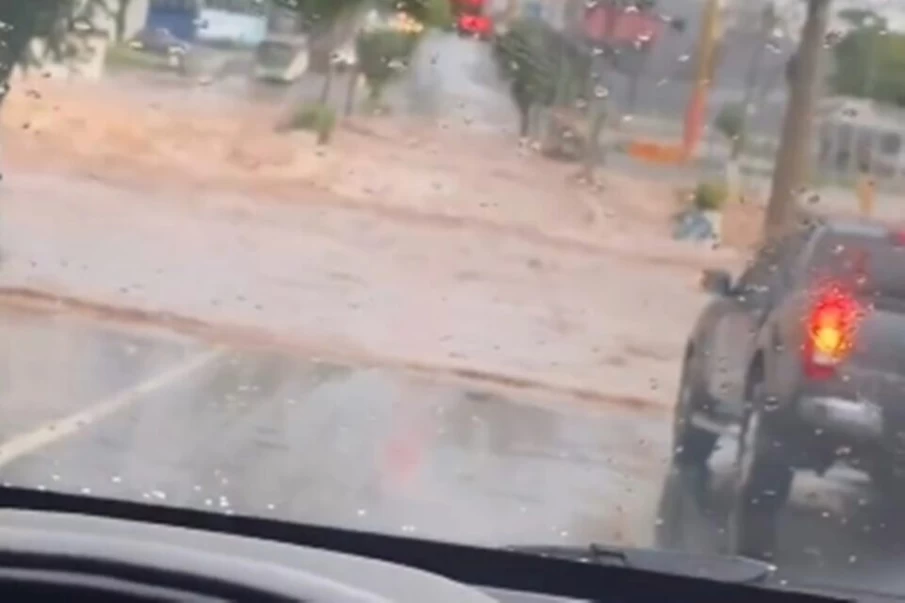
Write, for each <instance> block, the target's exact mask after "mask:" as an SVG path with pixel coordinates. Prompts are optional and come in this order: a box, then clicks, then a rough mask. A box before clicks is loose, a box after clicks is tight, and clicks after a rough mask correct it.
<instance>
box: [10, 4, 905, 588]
mask: <svg viewBox="0 0 905 603" xmlns="http://www.w3.org/2000/svg"><path fill="white" fill-rule="evenodd" d="M114 4H115V5H116V6H117V7H120V8H118V9H113V8H111V9H109V10H106V9H104V10H100V9H99V2H97V1H94V0H89V1H84V0H79V1H75V0H44V1H42V2H6V3H0V22H2V23H3V24H4V26H3V27H2V28H0V41H2V43H0V78H2V82H3V86H2V96H0V98H2V104H0V123H2V129H0V136H2V139H0V148H2V154H0V170H2V173H3V179H2V181H0V325H2V326H0V328H2V329H3V330H4V334H5V336H4V337H3V338H2V342H3V343H2V345H0V377H2V378H0V402H2V408H3V416H4V419H3V421H2V422H0V481H2V482H6V483H10V484H17V485H23V486H28V487H32V488H45V489H54V490H62V491H67V492H75V493H80V494H82V495H84V496H103V497H118V498H127V499H131V500H137V501H143V502H147V503H148V504H151V503H154V504H162V505H176V506H184V507H192V508H196V507H197V508H201V509H207V510H209V511H212V512H216V513H236V514H252V515H259V516H267V517H277V518H282V519H288V520H292V521H298V522H314V523H319V524H325V525H333V526H341V527H345V528H355V529H361V530H376V531H382V532H390V533H393V534H402V535H411V536H416V537H422V538H429V539H444V540H453V541H457V542H468V543H476V544H480V545H483V546H510V545H537V546H544V547H546V546H554V545H587V544H589V543H592V542H596V543H600V544H602V545H606V546H608V547H619V546H631V547H640V548H647V549H673V550H680V551H696V552H698V553H702V552H703V553H709V554H713V555H729V554H739V555H746V556H754V557H761V558H764V559H767V560H768V561H770V562H771V563H774V564H775V565H776V566H777V567H779V570H780V572H779V574H780V577H779V578H778V579H779V580H787V581H789V583H790V584H793V585H794V584H795V583H803V582H808V583H817V584H829V583H835V584H844V585H846V586H852V587H854V586H858V587H870V588H874V589H880V590H892V591H895V592H899V593H901V594H905V584H902V583H901V581H900V580H899V579H898V578H897V576H898V575H900V574H901V573H902V572H901V569H900V566H901V562H902V561H903V560H905V551H903V550H901V549H902V548H903V547H905V545H902V543H905V538H901V535H899V534H898V531H897V530H898V526H901V525H903V522H902V521H900V520H901V518H902V517H901V514H902V513H905V511H903V510H902V508H901V505H899V504H898V503H897V502H896V501H898V500H899V498H898V497H899V495H900V494H901V493H902V492H905V477H903V475H905V471H903V468H905V460H903V459H905V456H903V455H902V454H900V452H899V451H898V448H897V446H896V445H893V443H891V442H892V440H890V438H889V436H888V433H893V432H896V431H898V429H899V427H898V426H899V423H897V422H896V421H897V419H896V417H897V416H898V415H897V412H898V410H897V409H898V408H900V405H901V401H902V400H905V385H902V384H903V383H905V374H899V373H898V372H896V371H895V370H893V369H890V368H889V367H890V366H892V365H894V364H896V363H894V362H892V361H890V362H887V363H886V364H885V365H884V366H883V367H882V368H881V367H879V366H877V367H873V368H871V367H866V368H864V367H861V365H859V370H860V369H861V368H863V370H864V375H859V378H861V379H862V381H864V380H866V381H869V383H867V382H864V383H863V384H862V385H863V386H862V385H859V387H860V389H859V391H865V392H885V393H883V394H882V395H880V394H879V393H878V394H877V395H876V396H874V397H873V398H871V399H870V400H867V401H866V403H865V401H864V400H862V399H861V398H858V397H857V396H854V395H853V394H851V393H850V392H849V391H848V390H847V389H846V385H845V378H847V375H848V373H846V370H847V367H848V365H847V364H846V361H847V360H846V359H847V357H846V356H845V354H846V353H847V352H848V349H849V348H847V347H846V346H845V345H844V344H845V343H846V341H843V338H844V336H845V335H846V333H844V332H843V331H842V329H840V328H839V325H838V324H836V323H832V321H833V320H837V319H838V316H837V314H838V312H837V313H836V314H833V313H832V312H830V311H828V313H826V314H820V315H819V316H817V318H820V319H821V320H823V319H824V318H826V317H827V316H828V317H829V318H826V321H827V324H823V323H821V324H818V325H816V326H814V327H813V329H811V332H813V333H818V334H819V335H820V336H821V337H824V340H821V341H820V342H818V343H819V345H817V344H814V345H812V344H811V343H808V344H807V345H805V346H803V348H802V349H799V346H798V345H797V344H795V345H793V344H791V343H790V342H798V341H799V339H797V338H799V337H800V335H801V332H802V331H803V329H801V328H800V325H801V324H803V321H805V320H808V317H805V316H802V317H800V320H799V317H798V316H795V317H793V318H794V320H786V321H785V322H784V317H785V316H786V315H785V314H781V311H785V308H786V306H783V305H782V302H783V300H785V299H787V298H786V297H784V296H785V294H786V293H787V290H786V289H784V288H783V287H787V286H789V285H788V283H786V282H785V279H786V275H787V274H790V272H789V271H788V270H787V268H788V267H789V266H792V265H793V264H794V262H796V261H797V259H799V258H800V256H799V255H796V254H799V253H801V252H802V250H810V249H812V248H813V245H812V243H813V241H812V240H810V239H808V238H807V237H805V235H804V234H802V235H801V236H799V237H798V238H795V239H794V240H791V239H790V241H791V243H790V244H788V245H785V244H784V246H783V247H781V249H779V250H778V251H776V252H775V253H767V252H765V251H764V249H763V248H764V246H765V245H766V246H767V247H770V246H771V245H773V243H771V241H774V240H776V238H775V236H774V235H777V236H779V235H781V234H782V233H783V232H784V229H785V228H786V227H788V226H790V225H792V224H793V223H795V222H796V221H797V220H798V219H799V218H800V217H802V216H805V217H807V216H817V217H820V218H825V219H826V220H829V221H830V222H832V221H834V220H840V221H842V220H851V217H852V216H853V215H857V216H859V217H860V219H863V220H864V221H866V222H867V223H874V222H880V221H886V222H889V223H898V224H900V223H902V219H903V218H905V193H903V191H905V188H903V183H905V180H903V174H905V171H903V170H905V168H903V166H905V157H903V145H902V136H903V135H905V134H903V132H905V130H903V127H905V126H903V124H905V113H903V110H905V109H903V108H905V76H903V71H902V69H901V66H902V65H903V64H905V18H903V15H905V12H903V11H905V9H903V7H902V6H900V2H898V0H897V1H896V2H867V0H864V1H859V0H845V1H844V0H835V1H833V2H831V1H830V0H800V1H795V2H779V1H776V2H770V1H766V0H765V1H760V0H758V1H757V2H719V1H717V0H700V1H696V2H677V1H676V2H673V1H670V2H666V1H661V2H653V1H646V0H644V1H642V0H638V1H627V0H622V1H619V2H617V1H615V0H597V1H594V2H588V1H586V0H574V1H573V0H556V1H554V0H511V1H510V0H500V1H496V0H467V1H465V0H413V1H411V2H406V1H399V0H393V1H390V0H387V1H383V0H369V1H360V0H348V1H347V0H343V1H340V0H335V2H333V1H331V2H296V1H294V0H247V1H246V0H229V1H221V2H213V1H206V2H198V1H178V0H166V1H162V0H150V1H148V2H131V3H130V2H121V3H105V4H104V6H108V5H110V6H113V5H114ZM136 7H138V8H136ZM271 9H272V10H271ZM463 16H465V17H468V18H467V19H461V18H460V17H463ZM161 31H166V32H169V33H168V34H167V35H171V36H172V37H173V38H174V39H178V40H179V41H180V43H181V44H183V46H184V48H185V52H179V53H172V52H170V53H166V52H163V53H161V52H156V51H153V49H149V48H144V47H141V45H130V41H132V40H135V39H137V38H138V37H140V36H141V35H142V34H141V32H161ZM299 36H304V39H305V41H306V48H307V50H306V52H308V53H309V54H308V55H307V56H306V57H304V59H305V60H301V61H299V62H298V64H297V65H296V64H295V63H293V67H292V68H291V69H290V68H289V67H288V66H287V65H288V63H289V60H290V58H291V57H292V56H293V55H294V53H295V52H296V49H295V47H294V46H292V45H290V44H284V43H282V42H281V40H283V39H295V38H296V37H299ZM262 65H263V66H277V67H280V68H281V69H282V67H284V66H287V67H286V69H282V71H280V74H278V75H279V77H276V76H275V74H274V73H273V72H272V70H267V69H258V67H260V66H262ZM296 67H297V68H296ZM284 71H285V73H283V72H284ZM820 244H821V245H823V246H830V247H832V248H834V249H835V248H836V247H838V246H839V245H841V246H842V247H843V248H845V249H849V250H851V249H852V248H854V249H862V247H863V248H864V250H866V251H867V253H868V256H869V262H868V264H869V269H870V270H871V271H877V274H878V275H879V277H878V279H879V280H877V281H875V282H876V286H877V287H880V288H881V289H882V290H883V291H888V292H892V293H893V294H894V295H896V296H901V295H902V294H903V293H905V285H903V283H905V279H903V278H902V273H901V272H900V270H901V268H900V267H901V266H903V265H905V263H903V262H902V259H901V258H899V251H898V249H895V250H893V247H890V246H888V245H887V244H886V243H880V242H876V243H875V242H867V241H866V240H862V239H857V240H856V241H854V243H853V242H852V241H849V240H848V239H846V240H844V241H842V242H841V243H839V241H835V240H834V241H829V240H827V241H824V242H822V243H820ZM821 249H823V247H821ZM827 249H829V248H827ZM824 251H825V250H823V251H821V252H820V253H819V254H818V255H819V256H820V257H821V258H828V263H827V264H825V265H824V264H821V266H823V267H825V268H827V269H828V270H829V271H830V272H835V271H836V270H837V269H839V265H838V264H837V263H836V261H837V260H838V256H836V255H833V254H831V253H824ZM846 257H848V256H846ZM752 258H760V260H759V261H758V262H756V263H755V264H754V265H753V266H751V265H749V264H750V261H751V259H752ZM764 258H767V259H766V260H765V259H764ZM771 258H772V259H771ZM821 261H822V260H821ZM794 265H796V266H797V265H799V264H794ZM842 269H843V270H847V268H845V267H844V266H843V268H842ZM704 270H708V271H709V272H708V274H709V278H708V279H706V281H707V282H708V283H710V285H708V286H709V287H710V290H706V291H705V290H703V289H702V287H701V278H700V275H701V273H702V271H704ZM739 274H744V276H743V277H742V278H743V282H745V283H749V282H750V284H751V286H750V287H748V288H747V289H745V290H744V291H741V290H740V289H738V288H734V287H733V286H732V283H733V282H735V281H736V279H737V277H738V275H739ZM762 292H763V293H764V294H761V293H762ZM790 297H794V296H790ZM830 310H831V311H833V310H834V308H830ZM816 315H817V313H815V316H816ZM903 316H905V314H903ZM817 318H814V319H813V320H815V321H816V320H817ZM899 320H900V318H899V315H898V314H896V313H895V312H888V313H884V314H883V316H880V317H871V320H870V321H867V320H865V323H869V325H868V326H870V327H871V329H872V330H871V333H877V332H879V330H880V328H879V326H877V325H880V326H882V327H883V328H884V329H887V327H888V329H887V331H888V332H889V333H892V335H889V336H888V337H886V338H885V339H883V345H884V346H887V348H888V350H899V349H900V348H901V346H900V347H896V345H898V344H897V343H896V342H897V341H899V339H898V338H899V335H897V333H898V331H896V330H895V329H896V328H898V325H899V324H900V323H899V322H898V321H899ZM830 323H832V324H830ZM902 324H903V327H902V328H905V323H902ZM777 325H779V326H777ZM788 325H792V326H788ZM774 326H776V328H777V329H780V330H779V331H778V332H776V333H774V332H773V331H770V330H769V329H770V328H773V327H774ZM785 328H788V330H782V329H785ZM864 332H867V331H864ZM774 335H776V337H777V339H773V336H774ZM815 337H816V335H815ZM833 338H835V339H833ZM774 344H775V345H774ZM808 346H810V347H808ZM815 346H816V347H815ZM821 346H822V347H821ZM887 348H884V350H886V349H887ZM896 353H898V352H896ZM803 354H809V355H810V356H808V358H807V360H808V362H809V363H810V364H807V363H805V364H807V367H808V368H807V370H805V368H802V366H803V363H802V355H803ZM890 354H892V352H890V353H889V354H886V352H880V353H878V354H875V355H874V356H878V357H882V356H884V355H887V356H889V355H890ZM811 356H813V358H812V357H811ZM872 359H873V356H871V358H869V359H868V360H869V361H872ZM868 360H865V362H867V361H868ZM899 364H902V363H899ZM811 365H813V366H811ZM815 367H816V368H815ZM811 369H813V370H811ZM890 371H891V372H890ZM859 383H861V382H859ZM871 395H873V394H871ZM855 398H858V399H855ZM827 399H831V400H835V401H838V402H839V403H840V404H843V405H845V406H844V409H845V411H846V413H849V414H846V413H841V414H840V413H835V414H834V413H831V412H830V411H829V410H826V409H824V410H826V412H825V413H824V414H820V413H823V411H815V412H816V413H817V415H819V416H820V417H822V416H824V415H825V416H833V417H836V416H837V415H839V416H840V417H843V418H841V419H839V421H838V422H837V423H835V424H833V425H832V426H831V428H830V427H827V426H825V425H817V424H816V423H814V424H812V423H809V422H807V421H806V420H804V419H803V418H802V417H804V416H805V415H804V414H803V412H804V411H801V412H799V411H800V409H801V408H804V406H803V405H804V404H805V403H807V404H812V403H813V404H823V403H825V402H826V401H827ZM815 400H816V402H815ZM897 405H898V406H897ZM774 406H775V407H777V408H780V409H782V410H783V412H777V413H776V415H775V416H777V417H780V418H779V419H776V420H775V421H774V420H773V419H770V418H764V417H765V416H766V415H767V414H769V413H768V412H767V410H768V409H771V408H773V407H774ZM821 408H822V407H821ZM866 408H872V409H876V408H879V409H882V412H877V413H874V415H871V417H872V418H873V419H877V417H879V416H880V415H881V414H882V417H883V418H882V421H883V425H882V429H880V428H877V430H875V431H876V433H874V432H871V433H870V434H867V435H864V437H861V436H858V437H855V436H854V435H852V434H853V433H854V432H855V430H856V429H858V428H860V427H859V426H862V424H864V423H865V422H864V421H858V420H856V419H857V418H858V417H861V414H863V413H864V412H866V411H865V410H864V409H866ZM859 413H861V414H859ZM817 415H815V416H817ZM771 416H772V415H771ZM845 417H848V418H845ZM871 417H868V419H870V418H871ZM877 420H881V419H877ZM902 425H903V426H905V421H902ZM881 431H882V432H883V433H880V432H881ZM903 431H905V427H903ZM815 434H818V435H819V437H818V435H815ZM884 434H886V435H884ZM736 436H737V437H736ZM746 438H747V439H746ZM782 438H785V439H782ZM746 441H747V442H748V445H747V446H746V445H745V444H744V443H745V442H746ZM773 441H779V442H780V444H777V445H775V446H772V445H771V446H767V445H762V444H764V442H768V443H769V442H773ZM740 442H741V443H740ZM746 467H747V468H750V467H754V468H755V469H756V470H755V469H752V470H751V471H750V472H748V473H744V471H747V469H745V468H746ZM743 470H744V471H743ZM702 475H705V476H708V479H706V480H702V479H699V478H700V477H701V476H702ZM764 500H766V501H770V502H769V503H764V505H763V506H757V505H758V504H760V503H758V502H757V501H764ZM752 501H753V502H752ZM761 509H763V511H761Z"/></svg>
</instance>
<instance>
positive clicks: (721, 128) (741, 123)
mask: <svg viewBox="0 0 905 603" xmlns="http://www.w3.org/2000/svg"><path fill="white" fill-rule="evenodd" d="M714 125H715V126H716V129H717V131H718V132H719V133H720V134H722V135H723V136H725V137H726V138H727V139H728V140H735V139H736V138H738V137H740V136H743V135H744V132H743V131H742V130H743V129H744V127H745V107H744V106H743V105H742V103H727V104H725V105H723V107H722V108H721V109H720V111H719V113H717V115H716V120H715V121H714Z"/></svg>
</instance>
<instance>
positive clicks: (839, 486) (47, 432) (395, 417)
mask: <svg viewBox="0 0 905 603" xmlns="http://www.w3.org/2000/svg"><path fill="white" fill-rule="evenodd" d="M0 336H2V337H0V341H3V342H4V343H3V345H2V346H0V371H2V377H3V379H2V383H0V401H2V406H3V408H4V421H3V422H2V424H0V481H2V482H3V483H6V484H16V485H23V486H28V487H35V488H49V489H54V490H60V491H67V492H76V493H82V494H85V495H96V496H105V497H117V498H127V499H133V500H147V501H151V502H155V503H158V504H170V505H179V506H189V507H196V508H207V509H210V510H212V511H216V512H224V513H242V514H257V515H265V516H266V515H271V516H275V517H280V518H287V519H292V520H298V521H306V522H315V523H322V524H332V525H342V526H346V527H353V528H361V529H365V530H378V531H385V532H390V533H401V534H411V535H416V536H422V537H428V538H440V539H449V540H455V541H466V542H472V543H478V544H486V545H501V544H505V543H522V544H526V543H576V544H580V543H587V542H589V541H598V542H606V543H621V544H629V545H638V546H649V545H650V544H651V540H650V538H651V534H652V531H653V527H654V525H656V524H657V523H661V522H662V520H661V519H658V513H660V514H661V518H662V517H667V516H668V515H669V514H670V513H672V514H675V513H677V512H678V513H679V516H680V517H682V521H683V525H684V526H685V527H686V528H687V529H688V530H689V531H688V534H691V535H692V538H691V540H690V543H691V544H692V545H693V546H691V547H690V548H696V549H698V550H699V551H705V552H706V551H708V550H709V551H715V550H717V549H718V541H719V540H720V535H719V528H718V525H719V518H720V516H721V514H725V508H726V505H727V501H728V499H729V495H728V494H727V486H726V482H727V471H726V466H727V464H728V459H729V458H731V456H732V446H731V445H730V446H727V447H725V449H724V450H722V451H721V453H720V455H718V458H717V462H716V463H715V467H716V468H715V474H714V475H715V477H714V479H713V484H714V485H713V486H712V488H711V494H710V496H709V498H708V499H707V501H708V502H707V503H706V506H707V512H708V513H711V516H710V517H709V518H707V519H702V517H701V515H702V510H704V507H702V506H701V505H700V504H698V503H694V502H692V503H689V501H688V500H687V499H686V500H685V501H684V502H685V506H684V508H683V507H680V506H677V500H678V499H679V498H682V496H683V493H684V494H687V491H686V490H683V488H685V489H687V488H688V487H689V483H690V482H689V481H688V480H685V481H682V480H677V479H676V478H675V477H674V476H673V477H672V478H671V479H669V480H667V482H666V485H667V486H668V488H667V490H666V491H667V492H669V493H671V494H670V499H669V504H668V505H667V508H669V509H671V510H667V508H662V509H659V510H658V509H657V506H658V498H659V494H660V491H661V485H663V477H664V473H665V463H664V462H663V459H664V457H665V456H666V447H667V439H668V422H667V417H666V416H663V415H662V414H650V413H647V414H645V413H642V412H639V411H634V412H630V411H627V410H623V409H620V408H614V407H607V406H603V405H602V406H600V407H599V408H596V409H594V408H590V409H589V408H588V407H582V408H579V407H575V406H572V405H570V404H568V403H559V402H557V401H555V400H550V401H547V402H541V401H538V400H537V399H534V400H532V401H530V402H529V401H527V400H520V399H519V398H518V397H506V396H502V395H500V394H499V393H498V392H489V391H482V390H481V389H480V388H479V387H470V386H468V385H463V384H462V383H461V382H459V383H452V382H440V381H436V380H429V379H427V378H425V377H423V376H414V375H407V374H404V373H400V372H388V371H386V370H384V369H376V368H367V367H350V366H342V365H338V364H331V363H328V362H324V361H319V360H316V359H305V358H301V357H294V356H287V355H285V354H282V353H277V352H274V351H272V350H266V349H253V348H231V347H228V346H225V347H224V346H222V345H218V346H212V345H209V344H206V343H203V342H199V341H195V340H192V339H189V338H186V337H183V336H176V335H170V334H167V333H165V332H162V331H156V330H155V331H150V330H148V329H145V328H142V329H141V330H139V329H138V328H137V327H125V326H114V325H112V324H103V323H99V322H94V321H90V320H88V319H85V318H78V317H74V316H70V315H65V314H59V315H55V316H51V315H49V314H25V313H22V312H21V311H16V312H15V313H12V312H11V311H4V312H3V313H0ZM683 484H684V485H683ZM794 501H795V503H794V505H793V508H792V510H791V511H790V512H789V514H788V517H787V518H786V525H785V527H784V530H783V544H782V547H781V550H780V552H779V555H778V558H777V562H778V563H779V565H780V567H781V570H782V576H781V579H783V580H786V579H790V580H792V581H793V582H794V581H796V580H798V581H804V582H810V583H815V582H826V581H828V580H837V581H840V580H841V581H843V582H845V583H846V584H848V585H849V586H850V585H852V584H859V585H860V586H862V587H865V588H873V589H878V588H879V589H883V588H887V589H890V588H891V589H897V590H898V591H899V592H905V584H900V582H901V580H900V579H899V577H898V573H899V570H898V568H899V567H900V564H901V562H902V561H903V560H905V550H902V549H903V547H901V546H900V545H896V544H895V543H894V541H895V540H896V538H892V539H891V538H889V537H888V536H889V535H890V534H891V524H889V523H884V522H885V521H886V520H884V519H883V518H882V517H884V516H882V515H881V514H880V513H879V512H877V511H876V510H875V509H873V507H872V503H871V501H870V499H869V497H867V496H866V495H865V488H864V485H863V484H861V483H859V482H858V480H857V478H855V477H853V476H850V475H846V474H844V473H838V474H836V475H834V476H831V479H829V480H828V481H819V480H816V479H813V478H807V477H805V478H802V479H800V480H798V482H796V493H795V495H794ZM689 504H690V506H689ZM878 532H881V533H885V534H886V535H887V537H886V538H882V539H878V538H877V537H876V534H877V533H878Z"/></svg>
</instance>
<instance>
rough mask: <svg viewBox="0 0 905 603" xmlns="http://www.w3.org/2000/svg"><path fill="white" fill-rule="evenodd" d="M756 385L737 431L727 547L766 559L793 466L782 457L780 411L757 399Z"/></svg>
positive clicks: (758, 388) (772, 551)
mask: <svg viewBox="0 0 905 603" xmlns="http://www.w3.org/2000/svg"><path fill="white" fill-rule="evenodd" d="M754 390H755V391H754V392H753V395H752V398H753V400H752V402H753V404H751V405H750V407H749V410H748V411H747V412H746V413H745V417H744V419H743V420H742V426H741V433H740V434H739V443H738V454H737V456H736V464H735V484H736V491H735V501H734V504H733V507H732V510H731V512H730V514H729V525H728V528H729V529H728V533H729V548H730V551H729V552H730V553H732V554H736V555H741V556H744V557H750V558H753V559H761V560H764V561H769V560H772V559H773V558H774V557H775V555H776V545H777V531H778V523H779V518H780V514H781V511H782V509H783V507H785V505H786V503H787V502H788V500H789V494H790V493H791V490H792V479H793V477H794V470H793V468H792V466H791V464H790V463H789V461H788V459H787V458H784V457H785V455H786V454H787V452H786V450H785V447H784V446H783V445H782V443H783V439H782V438H783V435H782V434H783V430H782V429H781V427H780V419H779V417H781V416H782V415H781V414H779V413H778V412H777V414H775V415H774V414H771V413H769V412H766V411H764V410H763V405H762V404H758V403H757V402H758V399H759V397H760V395H761V392H762V387H761V386H760V385H755V387H754Z"/></svg>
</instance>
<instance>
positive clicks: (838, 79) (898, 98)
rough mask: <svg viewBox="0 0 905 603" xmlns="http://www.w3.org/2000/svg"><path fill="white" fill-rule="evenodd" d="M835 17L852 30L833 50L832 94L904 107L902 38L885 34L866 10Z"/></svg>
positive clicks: (883, 27) (878, 20)
mask: <svg viewBox="0 0 905 603" xmlns="http://www.w3.org/2000/svg"><path fill="white" fill-rule="evenodd" d="M839 16H840V17H842V18H844V19H845V20H846V21H848V22H849V23H850V24H851V25H852V29H851V30H850V31H849V32H848V33H846V34H845V35H843V36H842V38H841V39H840V40H839V41H838V43H837V44H836V45H835V46H834V47H833V58H834V59H835V70H834V74H833V76H832V80H831V84H832V87H833V89H834V91H835V92H836V93H837V94H841V95H845V96H856V97H863V98H871V99H874V100H877V101H881V102H886V103H891V104H896V105H899V106H905V34H901V33H894V32H890V31H887V29H886V20H885V19H884V18H883V17H881V16H880V15H877V14H876V13H873V12H872V11H869V10H860V9H849V10H845V11H841V12H840V15H839Z"/></svg>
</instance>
